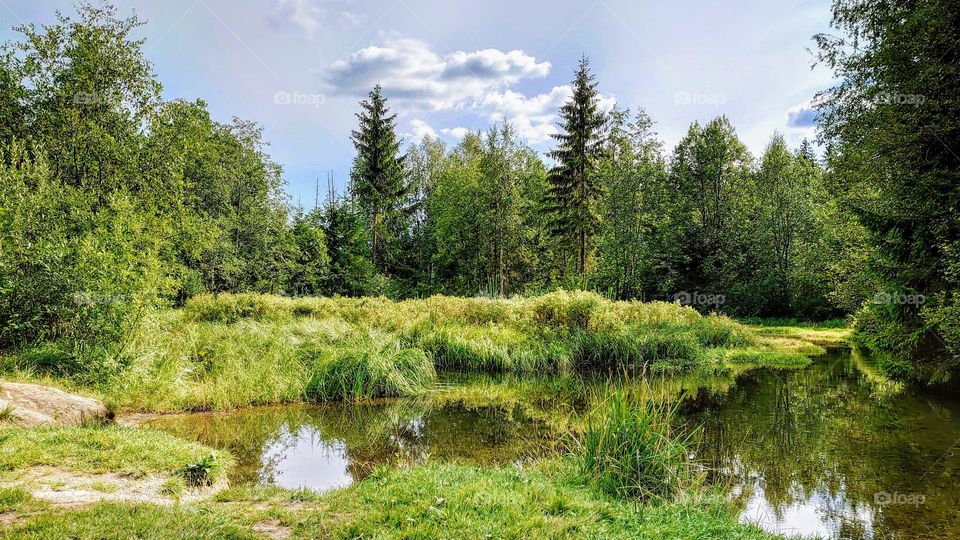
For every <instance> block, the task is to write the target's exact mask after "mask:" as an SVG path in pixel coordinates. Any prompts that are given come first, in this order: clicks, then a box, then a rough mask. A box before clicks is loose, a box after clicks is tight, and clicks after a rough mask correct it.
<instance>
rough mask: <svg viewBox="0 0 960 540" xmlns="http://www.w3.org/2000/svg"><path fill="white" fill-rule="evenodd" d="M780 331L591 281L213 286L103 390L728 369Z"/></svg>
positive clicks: (167, 315) (219, 391) (290, 388)
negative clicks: (389, 295)
mask: <svg viewBox="0 0 960 540" xmlns="http://www.w3.org/2000/svg"><path fill="white" fill-rule="evenodd" d="M777 339H780V338H777V337H776V336H768V337H763V338H761V337H759V336H758V335H757V334H756V333H755V332H754V331H752V330H751V329H749V328H747V327H745V326H743V325H741V324H739V323H737V322H735V321H733V320H731V319H729V318H727V317H723V316H718V315H707V316H703V315H700V314H699V313H697V312H696V311H695V310H693V309H691V308H689V307H683V306H680V305H677V304H670V303H665V302H650V303H643V302H616V301H610V300H607V299H605V298H603V297H601V296H599V295H597V294H594V293H589V292H582V291H573V292H570V291H562V290H561V291H556V292H553V293H549V294H545V295H541V296H536V297H529V298H521V297H517V298H510V299H488V298H457V297H445V296H434V297H430V298H424V299H417V300H404V301H392V300H389V299H386V298H382V297H376V298H373V297H364V298H340V297H335V298H321V297H316V298H314V297H309V298H287V297H281V296H270V295H260V294H220V295H201V296H197V297H195V298H193V299H191V300H189V301H188V302H187V303H186V305H185V306H184V307H183V308H181V309H168V310H160V311H156V312H153V313H149V314H148V315H147V316H145V317H144V318H143V320H142V321H141V323H140V324H139V326H138V327H137V328H136V330H135V332H134V333H133V335H132V336H131V338H130V340H129V342H128V344H127V346H126V347H125V348H124V350H123V353H122V356H121V357H118V358H115V359H113V360H112V361H111V362H109V363H111V365H117V366H122V368H120V369H118V370H117V371H116V373H115V374H114V375H113V376H111V377H110V378H109V379H108V380H106V381H103V382H101V383H98V384H97V385H96V386H95V387H93V388H91V390H93V391H94V392H95V393H97V394H99V395H100V396H103V397H104V398H105V399H106V400H107V401H108V402H109V403H111V405H112V406H115V407H117V408H121V409H125V410H139V411H151V412H174V411H183V410H224V409H230V408H234V407H240V406H246V405H264V404H275V403H295V402H303V401H322V400H362V399H372V398H379V397H393V396H412V395H417V394H421V393H423V392H425V391H428V390H429V389H430V388H431V387H432V386H433V385H434V384H435V371H436V370H457V371H466V372H484V373H493V374H495V373H519V374H526V373H535V374H567V373H571V372H575V371H604V372H611V371H615V372H619V371H627V372H630V373H640V372H650V371H656V372H669V373H682V372H689V371H692V370H698V369H719V368H721V367H722V365H723V362H724V361H725V358H724V354H721V353H725V352H729V351H733V350H758V351H765V350H776V349H777V348H778V347H781V345H783V346H792V345H790V344H789V343H788V340H785V339H780V342H777V341H776V340H777ZM781 342H782V343H781ZM790 343H793V342H790ZM793 352H797V353H798V354H807V351H800V350H798V351H793ZM25 358H27V357H19V358H17V359H15V361H13V362H12V364H11V363H10V362H6V363H5V365H7V368H8V372H9V369H10V365H14V364H15V365H14V366H13V367H14V371H13V373H32V374H33V376H37V377H44V376H49V375H45V373H46V372H44V371H43V366H31V365H28V364H29V362H27V360H25ZM17 370H20V371H17Z"/></svg>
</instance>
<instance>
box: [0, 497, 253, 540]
mask: <svg viewBox="0 0 960 540" xmlns="http://www.w3.org/2000/svg"><path fill="white" fill-rule="evenodd" d="M0 538H10V539H13V538H17V539H28V538H34V539H52V538H84V539H86V538H96V539H103V540H105V539H117V540H121V539H127V538H192V539H210V540H214V539H217V540H219V539H248V538H249V539H253V538H259V535H256V534H254V533H253V532H252V531H250V530H249V529H247V528H244V527H241V526H239V525H237V524H236V523H234V522H232V521H231V520H229V519H227V518H226V517H225V516H223V515H222V514H219V513H216V512H202V511H197V510H196V509H192V508H183V507H174V508H170V507H163V506H154V505H150V504H136V505H130V504H121V503H100V504H97V505H95V506H92V507H90V508H85V509H81V510H72V511H65V512H57V511H54V512H44V513H41V514H39V515H36V516H34V517H32V518H31V519H29V520H28V521H27V522H26V524H24V525H18V526H15V527H12V528H9V529H8V530H6V531H3V532H0Z"/></svg>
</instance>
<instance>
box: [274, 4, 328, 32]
mask: <svg viewBox="0 0 960 540" xmlns="http://www.w3.org/2000/svg"><path fill="white" fill-rule="evenodd" d="M325 15H326V11H325V10H323V9H320V8H318V7H314V6H312V5H311V4H310V2H309V1H308V0H277V3H276V6H274V8H273V13H271V14H270V23H271V24H273V25H274V26H276V27H278V28H296V29H298V30H300V31H301V32H303V34H304V35H305V36H306V37H307V38H308V39H313V36H314V34H316V32H317V30H319V29H320V23H321V22H322V21H323V18H324V16H325Z"/></svg>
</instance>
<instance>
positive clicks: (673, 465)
mask: <svg viewBox="0 0 960 540" xmlns="http://www.w3.org/2000/svg"><path fill="white" fill-rule="evenodd" d="M609 392H610V393H609V395H608V396H607V398H606V399H604V400H603V401H602V402H601V403H600V405H598V406H597V408H596V409H594V411H592V413H591V414H590V415H589V417H588V419H587V423H586V426H585V428H584V430H583V432H582V433H581V434H580V436H579V437H578V439H577V444H576V447H575V452H574V456H575V459H576V462H577V465H578V467H579V470H580V473H581V475H582V476H583V477H584V478H586V479H587V481H588V483H589V484H591V485H592V486H594V487H595V488H597V489H599V490H600V491H602V492H604V493H606V494H608V495H612V496H615V497H622V498H636V499H643V500H648V499H654V498H660V499H670V498H672V497H673V496H675V495H678V494H680V493H682V492H683V491H684V490H685V489H686V488H689V487H690V486H691V485H692V484H693V483H695V481H696V474H695V473H694V470H693V467H692V465H691V464H690V463H689V462H688V461H687V455H688V452H689V448H688V442H689V437H678V436H677V435H676V433H675V432H674V430H673V427H672V422H673V420H674V412H675V408H674V407H675V406H673V405H670V404H668V403H667V402H666V401H664V400H659V399H656V398H651V397H640V396H639V395H637V394H636V393H634V392H632V391H627V390H624V389H619V388H614V389H610V391H609Z"/></svg>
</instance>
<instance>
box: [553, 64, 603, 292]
mask: <svg viewBox="0 0 960 540" xmlns="http://www.w3.org/2000/svg"><path fill="white" fill-rule="evenodd" d="M597 97H598V93H597V84H596V83H595V82H594V76H593V75H592V74H591V73H590V66H589V61H588V59H587V57H586V56H583V57H582V58H581V59H580V66H579V68H578V69H577V73H576V76H575V77H574V80H573V95H572V96H571V98H570V100H569V101H567V103H565V104H564V105H563V107H561V109H560V117H561V119H562V121H561V122H560V124H559V127H560V128H561V129H562V130H563V132H562V133H559V134H556V135H554V138H555V139H556V140H557V141H558V142H559V147H558V148H557V149H555V150H553V151H551V152H550V157H551V158H553V159H555V160H556V161H557V165H556V166H555V167H554V168H553V169H552V170H551V171H550V175H549V177H548V182H549V189H548V191H547V197H546V210H547V211H548V212H549V213H550V214H551V217H552V219H551V231H552V233H553V235H554V237H555V238H557V239H558V240H560V241H561V242H562V243H564V244H567V245H569V246H576V247H577V248H578V249H579V260H578V264H577V271H578V272H579V274H580V277H581V278H583V276H584V274H585V273H586V267H587V256H588V251H589V246H590V244H591V240H592V238H593V236H594V235H595V234H596V231H597V229H598V227H599V224H600V219H599V216H598V213H597V202H598V200H599V198H600V192H601V189H600V181H599V179H598V178H597V174H596V169H597V161H598V160H599V157H600V153H601V151H602V149H601V144H602V137H601V131H602V129H603V125H604V121H605V119H604V115H603V113H602V112H601V111H600V110H599V106H598V103H597Z"/></svg>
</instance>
